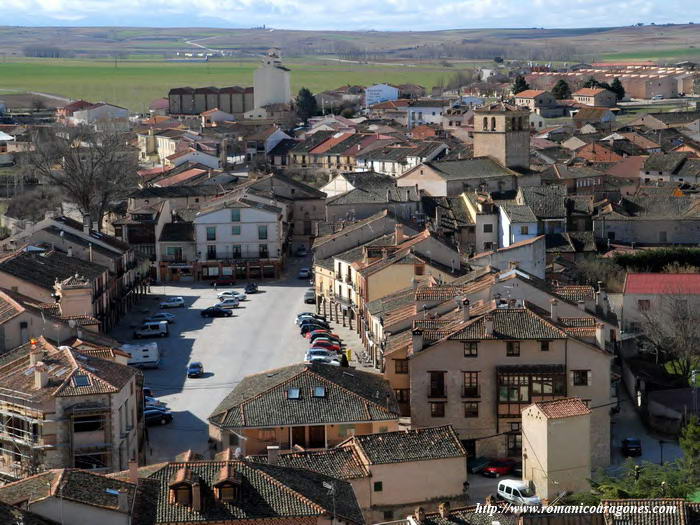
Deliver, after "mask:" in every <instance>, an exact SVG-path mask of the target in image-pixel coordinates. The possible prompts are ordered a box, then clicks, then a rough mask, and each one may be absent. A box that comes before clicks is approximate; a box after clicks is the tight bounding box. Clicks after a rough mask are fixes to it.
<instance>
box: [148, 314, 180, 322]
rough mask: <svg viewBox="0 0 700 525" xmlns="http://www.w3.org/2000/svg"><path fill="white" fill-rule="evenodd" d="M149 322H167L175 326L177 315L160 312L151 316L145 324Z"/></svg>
mask: <svg viewBox="0 0 700 525" xmlns="http://www.w3.org/2000/svg"><path fill="white" fill-rule="evenodd" d="M149 321H166V322H167V323H168V324H173V323H174V322H175V315H173V314H171V313H168V312H158V313H157V314H153V315H149V316H148V317H146V318H145V319H144V320H143V322H144V323H147V322H149Z"/></svg>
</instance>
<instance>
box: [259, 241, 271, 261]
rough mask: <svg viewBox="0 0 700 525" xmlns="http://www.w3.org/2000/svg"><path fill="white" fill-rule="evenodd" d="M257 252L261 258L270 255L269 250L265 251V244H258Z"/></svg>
mask: <svg viewBox="0 0 700 525" xmlns="http://www.w3.org/2000/svg"><path fill="white" fill-rule="evenodd" d="M258 253H259V254H260V258H261V259H267V258H268V257H269V256H270V252H268V251H267V244H261V245H259V246H258Z"/></svg>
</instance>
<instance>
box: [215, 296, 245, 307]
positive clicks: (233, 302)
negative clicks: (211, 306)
mask: <svg viewBox="0 0 700 525" xmlns="http://www.w3.org/2000/svg"><path fill="white" fill-rule="evenodd" d="M240 304H241V302H240V301H239V300H238V298H237V297H227V298H225V299H222V300H221V302H220V303H219V304H217V305H216V306H218V307H219V308H238V305H240Z"/></svg>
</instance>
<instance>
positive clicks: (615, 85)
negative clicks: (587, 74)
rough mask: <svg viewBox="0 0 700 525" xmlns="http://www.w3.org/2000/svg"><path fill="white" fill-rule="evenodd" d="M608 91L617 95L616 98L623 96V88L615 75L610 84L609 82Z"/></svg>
mask: <svg viewBox="0 0 700 525" xmlns="http://www.w3.org/2000/svg"><path fill="white" fill-rule="evenodd" d="M610 91H612V92H613V93H615V94H616V95H617V100H622V99H623V98H625V88H624V87H623V85H622V82H620V79H619V78H617V77H615V80H613V81H612V84H610Z"/></svg>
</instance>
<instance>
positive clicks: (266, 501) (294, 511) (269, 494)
mask: <svg viewBox="0 0 700 525" xmlns="http://www.w3.org/2000/svg"><path fill="white" fill-rule="evenodd" d="M223 469H226V471H227V472H228V475H229V476H235V477H236V478H238V479H240V480H241V486H240V489H239V490H240V492H239V494H240V496H239V499H238V500H237V501H234V502H223V501H220V500H218V499H216V498H215V497H214V485H215V484H216V483H217V482H218V481H219V480H220V478H221V473H222V470H223ZM183 471H184V472H186V473H188V474H187V476H185V477H188V476H191V477H192V479H196V480H197V482H198V483H199V484H200V487H201V488H200V490H201V493H202V497H203V501H202V506H201V510H200V511H194V510H193V509H192V508H191V507H189V506H186V505H178V504H173V503H171V499H170V485H171V483H172V480H173V479H174V477H175V476H177V475H178V473H179V472H183ZM181 477H182V476H181ZM149 479H150V480H153V481H155V482H156V483H157V486H158V487H157V494H156V501H155V502H154V507H155V522H156V523H169V524H172V523H192V522H202V523H208V522H216V523H224V522H225V523H234V522H238V521H241V522H243V523H251V524H252V523H256V524H257V523H260V524H266V523H268V521H267V520H270V521H269V523H270V524H284V525H287V524H291V523H294V524H299V525H307V524H308V525H314V524H315V523H316V522H317V519H318V517H320V516H327V515H328V514H329V513H330V512H332V511H333V505H334V504H335V509H336V512H337V514H338V517H339V518H340V519H342V520H344V521H347V522H349V523H351V524H353V525H359V524H363V523H364V519H363V518H362V513H361V511H360V508H359V506H358V504H357V500H356V499H355V495H354V492H353V489H352V486H351V485H350V484H349V483H348V482H347V481H342V480H339V479H336V478H332V477H330V476H326V475H323V474H319V473H316V472H312V471H310V470H303V469H298V468H286V467H281V466H278V465H267V464H264V463H255V462H251V461H243V460H237V461H190V462H184V463H167V464H165V465H164V466H163V467H162V468H160V469H157V470H156V471H155V472H153V473H151V474H150V476H149ZM324 482H325V483H333V484H334V485H335V498H334V497H333V496H332V495H331V494H330V493H329V491H328V490H327V489H326V488H325V487H324V486H323V484H324Z"/></svg>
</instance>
